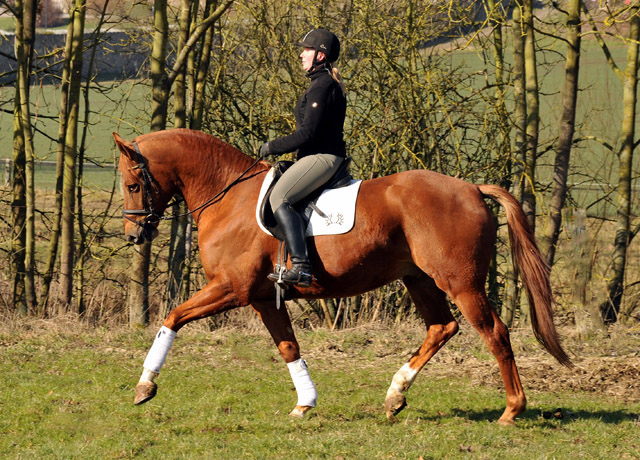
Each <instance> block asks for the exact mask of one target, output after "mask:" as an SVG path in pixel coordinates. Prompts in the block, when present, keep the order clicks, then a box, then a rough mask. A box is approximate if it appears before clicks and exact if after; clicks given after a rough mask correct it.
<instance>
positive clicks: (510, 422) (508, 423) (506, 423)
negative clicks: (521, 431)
mask: <svg viewBox="0 0 640 460" xmlns="http://www.w3.org/2000/svg"><path fill="white" fill-rule="evenodd" d="M498 425H502V426H515V425H516V422H515V421H514V420H509V419H507V420H502V419H499V420H498Z"/></svg>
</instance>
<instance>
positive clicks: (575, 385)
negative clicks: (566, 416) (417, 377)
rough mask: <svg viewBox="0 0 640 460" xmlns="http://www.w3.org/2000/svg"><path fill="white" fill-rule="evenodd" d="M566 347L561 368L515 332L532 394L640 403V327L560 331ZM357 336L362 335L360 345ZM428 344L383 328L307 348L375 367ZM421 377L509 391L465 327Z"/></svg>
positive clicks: (412, 331)
mask: <svg viewBox="0 0 640 460" xmlns="http://www.w3.org/2000/svg"><path fill="white" fill-rule="evenodd" d="M559 333H560V336H561V338H562V343H563V346H564V348H565V349H566V351H567V353H568V354H569V356H570V357H571V359H572V362H573V364H574V367H573V368H568V367H565V366H563V365H561V364H559V363H558V362H557V361H555V359H554V358H553V357H552V356H551V355H549V354H548V353H547V352H546V350H544V349H543V348H542V346H541V345H539V344H538V343H537V341H536V340H535V338H534V337H533V333H532V331H531V329H530V328H523V329H517V330H512V331H511V342H512V347H513V350H514V354H515V358H516V364H517V366H518V369H519V372H520V377H521V380H522V383H523V386H524V388H525V391H526V392H527V394H528V395H533V394H535V392H536V391H554V390H557V391H563V392H566V391H572V390H574V391H580V392H591V393H597V394H600V395H602V396H603V397H608V398H612V399H618V400H620V401H624V402H628V403H635V402H640V329H638V328H635V329H630V328H623V327H619V326H613V327H612V328H610V329H609V330H608V331H607V332H602V333H598V334H594V335H593V336H591V337H587V338H585V337H576V336H575V335H573V333H572V329H571V328H570V327H563V328H560V329H559ZM354 336H355V337H357V340H356V342H358V343H357V344H356V343H353V342H354ZM422 340H424V329H421V328H420V327H419V326H418V325H416V326H413V327H402V328H395V329H392V330H389V329H385V328H383V327H381V326H376V327H370V328H364V329H358V330H355V331H354V330H351V331H338V332H334V333H332V334H331V335H329V336H328V337H327V341H326V343H324V344H317V346H316V347H313V348H312V349H311V350H307V351H306V353H305V356H306V355H307V353H309V354H310V356H313V355H315V354H316V353H321V354H322V355H323V357H324V358H327V354H331V353H335V354H337V355H341V356H342V357H343V358H345V357H347V356H349V355H353V357H354V359H355V360H356V361H351V360H349V361H351V363H352V364H353V363H354V362H357V363H358V364H357V366H358V367H360V366H363V367H364V366H367V365H368V364H371V365H374V363H375V361H376V360H375V359H371V358H368V357H367V356H363V354H366V353H367V352H368V353H369V354H370V353H371V352H373V353H374V354H375V356H377V357H380V358H385V359H392V360H394V361H397V362H400V363H401V362H403V360H404V359H408V358H409V357H410V356H411V355H412V354H413V352H414V351H415V350H416V349H417V347H418V346H419V345H420V344H421V342H422ZM422 375H429V376H432V377H434V378H449V377H450V378H461V377H462V378H471V379H472V381H473V382H475V383H477V384H478V385H482V386H489V387H492V388H496V389H499V390H500V389H504V384H503V383H502V379H501V377H500V372H499V369H498V365H497V362H496V360H495V359H494V358H493V356H492V355H491V354H490V353H489V351H488V349H487V348H486V346H485V345H484V343H483V342H482V340H481V339H480V337H479V335H478V334H477V333H476V332H475V331H474V330H473V329H471V328H470V327H469V326H468V325H466V324H464V323H463V324H461V329H460V333H459V334H458V335H457V336H455V337H454V338H452V339H451V341H450V342H449V343H448V344H446V345H445V346H444V347H443V348H442V349H441V350H440V351H439V352H438V353H437V354H436V355H435V356H434V357H433V359H432V360H431V361H430V362H429V363H428V364H427V366H426V367H425V369H424V370H423V374H422Z"/></svg>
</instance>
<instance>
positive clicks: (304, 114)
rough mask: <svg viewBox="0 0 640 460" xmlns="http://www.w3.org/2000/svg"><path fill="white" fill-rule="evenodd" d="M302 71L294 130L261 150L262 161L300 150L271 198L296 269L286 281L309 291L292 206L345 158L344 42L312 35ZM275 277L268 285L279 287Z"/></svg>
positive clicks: (322, 33)
mask: <svg viewBox="0 0 640 460" xmlns="http://www.w3.org/2000/svg"><path fill="white" fill-rule="evenodd" d="M299 44H300V45H301V46H303V47H304V49H303V51H302V53H301V54H300V59H301V60H302V68H303V69H304V70H306V71H307V77H308V78H309V79H310V80H311V83H310V85H309V87H308V88H307V90H306V92H305V93H304V94H303V95H302V97H301V98H300V100H299V101H298V105H296V107H295V110H294V115H295V118H296V130H295V132H294V133H293V134H289V135H287V136H283V137H279V138H277V139H274V140H272V141H270V142H266V143H264V144H263V145H262V146H261V147H260V156H261V157H262V158H264V157H266V156H268V155H274V154H276V155H277V154H281V153H286V152H292V151H296V150H297V161H296V162H295V163H294V164H293V165H292V166H291V167H290V168H289V169H288V170H287V171H286V172H285V173H284V174H283V175H282V177H281V178H280V180H279V181H278V182H277V183H276V185H275V186H274V188H273V191H272V193H271V197H270V200H269V201H270V204H271V209H273V211H274V216H275V219H276V221H277V223H278V225H279V226H280V227H281V228H282V229H283V233H284V240H285V243H286V245H287V248H288V251H289V254H290V256H291V263H292V267H291V269H290V270H288V271H286V272H285V273H284V274H283V275H282V279H283V280H284V281H285V282H286V283H288V284H292V285H297V286H300V287H308V286H310V285H311V263H310V262H309V255H308V253H307V244H306V241H305V235H304V232H305V229H304V223H303V220H302V217H301V216H300V214H298V212H297V211H296V209H295V208H294V205H295V204H296V203H297V202H299V201H300V200H301V199H303V198H304V197H305V196H307V195H309V194H310V193H311V192H313V191H314V190H316V189H317V188H319V187H320V186H322V185H323V184H325V183H326V182H327V181H328V180H329V179H330V178H331V176H333V174H334V173H335V172H336V171H337V170H338V168H339V167H340V165H341V164H342V162H343V161H344V159H345V157H346V147H345V142H344V140H343V125H344V118H345V112H346V107H347V100H346V96H345V89H344V84H343V82H342V78H341V77H340V73H339V72H338V69H337V68H335V67H334V66H333V65H332V63H333V62H334V61H335V60H336V59H338V55H339V53H340V41H339V40H338V37H336V36H335V35H334V34H333V33H331V32H329V31H328V30H326V29H313V30H311V31H310V32H309V33H307V35H305V36H304V38H303V39H302V41H301V42H300V43H299ZM278 278H279V275H278V274H276V273H272V274H271V275H269V279H271V280H273V281H276V280H278Z"/></svg>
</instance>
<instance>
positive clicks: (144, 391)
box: [134, 281, 241, 405]
mask: <svg viewBox="0 0 640 460" xmlns="http://www.w3.org/2000/svg"><path fill="white" fill-rule="evenodd" d="M239 306H241V305H240V302H239V301H238V299H237V297H236V296H235V295H233V293H232V290H231V289H229V288H228V286H225V285H223V284H222V283H220V282H216V281H211V282H209V284H207V285H206V286H205V287H204V288H203V289H202V290H200V291H198V292H197V293H196V294H195V295H194V296H193V297H192V298H190V299H189V300H187V301H186V302H185V303H183V304H181V305H179V306H178V307H176V308H175V309H174V310H173V311H172V312H171V313H170V314H169V316H168V317H167V319H165V320H164V322H163V323H162V327H161V328H160V331H158V334H156V338H155V340H154V342H153V345H152V346H151V349H150V350H149V353H148V354H147V357H146V359H145V361H144V364H143V367H144V370H143V371H142V375H141V376H140V381H139V382H138V385H136V396H135V399H134V404H136V405H137V404H142V403H144V402H147V401H149V400H150V399H151V398H153V397H154V396H155V395H156V392H157V389H158V385H157V384H156V383H155V382H154V380H155V378H156V377H157V376H158V374H159V373H160V369H161V368H162V365H163V364H164V362H165V360H166V359H167V354H168V353H169V349H170V348H171V345H172V344H173V340H174V338H175V336H176V332H178V330H179V329H180V328H181V327H182V326H184V325H185V324H187V323H189V322H190V321H193V320H195V319H200V318H206V317H207V316H211V315H215V314H216V313H220V312H223V311H225V310H230V309H232V308H236V307H239Z"/></svg>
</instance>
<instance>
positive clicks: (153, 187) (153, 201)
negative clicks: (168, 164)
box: [113, 133, 166, 244]
mask: <svg viewBox="0 0 640 460" xmlns="http://www.w3.org/2000/svg"><path fill="white" fill-rule="evenodd" d="M113 137H114V139H115V141H116V145H117V146H118V149H119V150H120V161H119V162H118V168H119V169H120V174H121V178H122V194H123V196H124V209H123V211H122V215H123V218H124V234H125V237H126V238H127V241H129V242H131V243H134V244H141V243H143V242H144V241H145V240H147V241H151V240H152V239H153V238H155V237H156V236H157V235H158V230H157V228H158V224H159V223H160V219H161V216H162V213H163V211H164V209H165V207H166V200H165V199H164V198H163V197H162V195H161V193H160V189H159V188H158V184H157V182H156V181H155V179H154V178H153V176H152V175H151V172H150V171H149V166H148V162H147V161H146V159H145V158H144V157H143V156H142V154H141V153H140V149H139V148H138V146H137V144H136V143H135V142H127V141H125V140H124V139H122V138H121V137H120V136H119V135H118V134H117V133H113Z"/></svg>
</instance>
